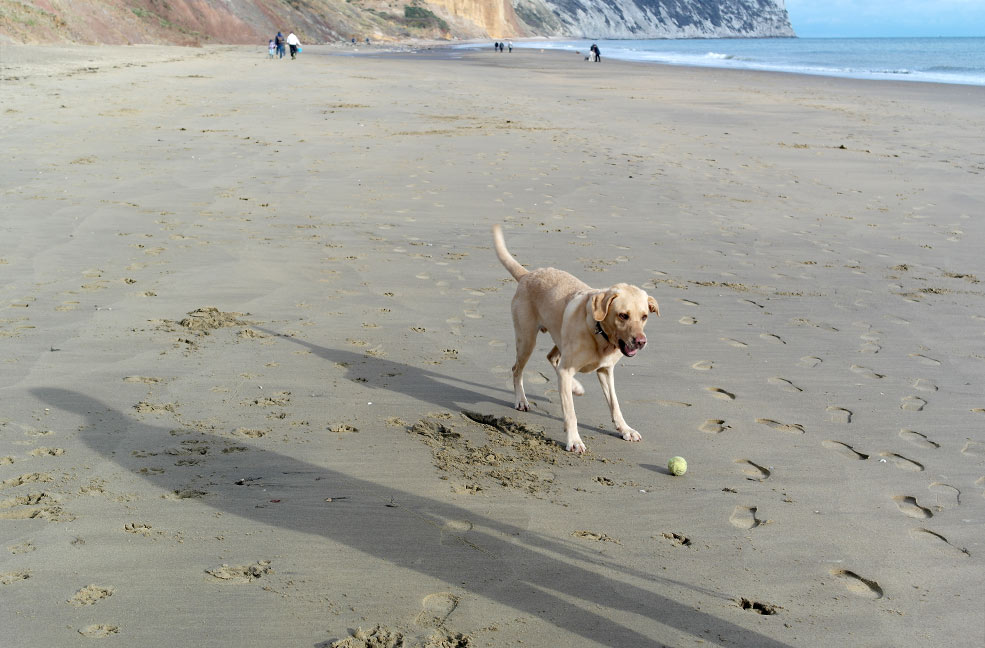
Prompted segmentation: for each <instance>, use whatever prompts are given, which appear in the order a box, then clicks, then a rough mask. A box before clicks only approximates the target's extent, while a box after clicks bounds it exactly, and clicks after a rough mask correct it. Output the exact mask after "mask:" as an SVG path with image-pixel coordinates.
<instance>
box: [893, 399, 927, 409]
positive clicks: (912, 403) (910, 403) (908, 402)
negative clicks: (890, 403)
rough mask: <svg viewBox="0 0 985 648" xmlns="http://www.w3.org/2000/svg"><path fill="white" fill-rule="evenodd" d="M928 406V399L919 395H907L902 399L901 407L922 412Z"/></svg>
mask: <svg viewBox="0 0 985 648" xmlns="http://www.w3.org/2000/svg"><path fill="white" fill-rule="evenodd" d="M926 406H927V401H925V400H924V399H922V398H920V397H919V396H905V397H903V398H902V399H900V405H899V407H900V409H902V410H906V411H908V412H922V411H923V408H924V407H926Z"/></svg>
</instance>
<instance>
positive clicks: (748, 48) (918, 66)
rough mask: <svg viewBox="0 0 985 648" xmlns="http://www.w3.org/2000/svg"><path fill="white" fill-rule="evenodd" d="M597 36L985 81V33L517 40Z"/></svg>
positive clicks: (914, 77)
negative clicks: (967, 35)
mask: <svg viewBox="0 0 985 648" xmlns="http://www.w3.org/2000/svg"><path fill="white" fill-rule="evenodd" d="M593 42H595V43H598V46H599V49H600V50H601V52H602V60H603V61H604V60H605V59H606V58H612V59H620V60H624V61H638V62H652V63H664V64H668V65H691V66H702V67H716V68H731V69H742V70H768V71H772V72H789V73H794V74H816V75H823V76H833V77H849V78H854V79H879V80H886V81H923V82H932V83H956V84H962V85H976V86H981V85H985V38H735V39H682V40H598V41H590V40H566V41H560V40H544V41H523V42H519V41H517V42H514V43H513V46H514V47H519V48H536V49H553V50H570V51H580V52H584V53H587V52H588V47H589V46H590V45H591V44H592V43H593Z"/></svg>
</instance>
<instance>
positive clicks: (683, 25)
mask: <svg viewBox="0 0 985 648" xmlns="http://www.w3.org/2000/svg"><path fill="white" fill-rule="evenodd" d="M513 5H514V8H515V9H516V14H517V16H518V17H519V18H520V19H521V20H522V21H523V22H524V23H526V24H527V26H528V27H529V31H530V33H531V34H544V35H552V36H571V37H576V38H634V39H641V38H736V37H743V38H776V37H793V36H795V35H796V34H794V31H793V28H792V27H791V26H790V18H789V16H787V10H786V6H785V5H784V0H513ZM544 15H552V16H553V17H554V20H542V19H541V16H544Z"/></svg>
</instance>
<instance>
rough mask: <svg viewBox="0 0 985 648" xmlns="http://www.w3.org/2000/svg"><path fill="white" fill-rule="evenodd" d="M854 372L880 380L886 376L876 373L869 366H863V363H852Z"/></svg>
mask: <svg viewBox="0 0 985 648" xmlns="http://www.w3.org/2000/svg"><path fill="white" fill-rule="evenodd" d="M852 373H857V374H858V375H860V376H865V377H866V378H872V379H873V380H878V379H880V378H885V377H886V376H885V374H881V373H876V372H874V371H872V370H871V369H869V368H868V367H863V366H861V365H855V364H853V365H852Z"/></svg>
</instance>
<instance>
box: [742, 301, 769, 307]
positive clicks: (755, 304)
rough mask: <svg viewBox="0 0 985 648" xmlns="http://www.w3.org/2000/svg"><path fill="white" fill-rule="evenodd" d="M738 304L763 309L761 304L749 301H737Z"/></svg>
mask: <svg viewBox="0 0 985 648" xmlns="http://www.w3.org/2000/svg"><path fill="white" fill-rule="evenodd" d="M739 303H740V304H749V305H750V306H755V307H756V308H763V305H762V304H760V303H759V302H754V301H753V300H751V299H740V300H739Z"/></svg>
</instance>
